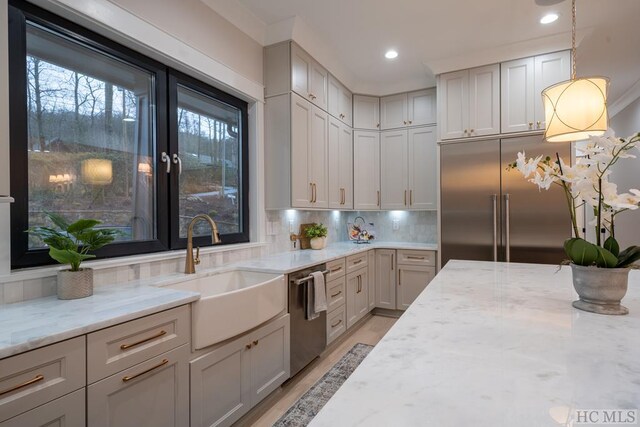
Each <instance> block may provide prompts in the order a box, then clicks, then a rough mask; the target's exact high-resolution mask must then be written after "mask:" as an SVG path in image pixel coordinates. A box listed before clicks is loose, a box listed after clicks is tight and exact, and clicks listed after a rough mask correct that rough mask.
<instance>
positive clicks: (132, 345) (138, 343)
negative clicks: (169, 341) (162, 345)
mask: <svg viewBox="0 0 640 427" xmlns="http://www.w3.org/2000/svg"><path fill="white" fill-rule="evenodd" d="M163 335H167V333H166V332H165V331H160V332H158V333H157V334H156V335H154V336H152V337H149V338H145V339H143V340H140V341H138V342H134V343H133V344H122V345H121V346H120V350H126V349H128V348H131V347H135V346H137V345H140V344H144V343H146V342H148V341H151V340H155V339H156V338H160V337H161V336H163Z"/></svg>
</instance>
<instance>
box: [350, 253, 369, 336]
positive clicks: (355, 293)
mask: <svg viewBox="0 0 640 427" xmlns="http://www.w3.org/2000/svg"><path fill="white" fill-rule="evenodd" d="M346 306H347V329H348V328H350V327H351V326H353V325H354V324H355V323H356V322H357V321H358V320H360V319H362V318H363V317H364V315H365V314H367V313H368V312H369V270H368V268H367V266H364V267H362V268H360V269H358V270H356V271H353V272H351V273H349V274H347V301H346Z"/></svg>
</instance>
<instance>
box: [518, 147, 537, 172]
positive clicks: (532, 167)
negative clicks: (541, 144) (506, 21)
mask: <svg viewBox="0 0 640 427" xmlns="http://www.w3.org/2000/svg"><path fill="white" fill-rule="evenodd" d="M541 160H542V156H538V157H536V158H535V159H529V160H526V155H525V153H524V151H523V152H522V153H518V159H517V160H516V167H517V168H518V170H519V171H520V172H521V173H522V175H524V177H525V178H529V177H531V175H533V173H534V172H535V171H536V170H537V169H538V164H539V163H540V161H541Z"/></svg>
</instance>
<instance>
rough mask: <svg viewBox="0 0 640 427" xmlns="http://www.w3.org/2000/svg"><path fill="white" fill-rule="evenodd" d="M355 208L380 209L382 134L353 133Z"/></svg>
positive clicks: (375, 132)
mask: <svg viewBox="0 0 640 427" xmlns="http://www.w3.org/2000/svg"><path fill="white" fill-rule="evenodd" d="M353 208H354V209H356V210H377V209H380V132H377V131H365V130H360V131H355V132H354V133H353Z"/></svg>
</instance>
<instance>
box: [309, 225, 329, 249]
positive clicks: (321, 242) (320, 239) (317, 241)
mask: <svg viewBox="0 0 640 427" xmlns="http://www.w3.org/2000/svg"><path fill="white" fill-rule="evenodd" d="M305 235H306V236H307V237H308V238H309V239H311V241H310V243H311V249H324V247H325V246H326V244H327V227H325V226H324V225H322V223H320V224H313V225H312V226H310V227H308V228H307V229H306V230H305Z"/></svg>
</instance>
